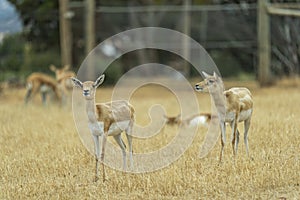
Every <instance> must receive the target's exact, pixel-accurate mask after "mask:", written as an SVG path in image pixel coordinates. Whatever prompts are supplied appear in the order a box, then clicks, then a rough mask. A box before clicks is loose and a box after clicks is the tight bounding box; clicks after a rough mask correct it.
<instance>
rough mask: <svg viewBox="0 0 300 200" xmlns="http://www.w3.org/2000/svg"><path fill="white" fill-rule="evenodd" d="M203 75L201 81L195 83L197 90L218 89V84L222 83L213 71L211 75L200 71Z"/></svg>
mask: <svg viewBox="0 0 300 200" xmlns="http://www.w3.org/2000/svg"><path fill="white" fill-rule="evenodd" d="M202 74H203V76H204V77H205V78H204V80H203V81H201V82H199V83H197V84H196V85H195V89H196V91H198V92H208V91H216V90H219V89H220V86H222V85H223V83H222V80H221V78H220V77H219V76H218V75H217V74H216V72H214V74H213V75H209V74H207V73H206V72H204V71H202Z"/></svg>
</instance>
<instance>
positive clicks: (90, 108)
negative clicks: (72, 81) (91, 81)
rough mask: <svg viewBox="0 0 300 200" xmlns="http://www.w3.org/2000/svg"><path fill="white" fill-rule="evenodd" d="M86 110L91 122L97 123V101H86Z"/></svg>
mask: <svg viewBox="0 0 300 200" xmlns="http://www.w3.org/2000/svg"><path fill="white" fill-rule="evenodd" d="M85 109H86V114H87V117H88V120H89V122H90V123H96V122H97V115H96V106H95V100H94V99H90V100H86V108H85Z"/></svg>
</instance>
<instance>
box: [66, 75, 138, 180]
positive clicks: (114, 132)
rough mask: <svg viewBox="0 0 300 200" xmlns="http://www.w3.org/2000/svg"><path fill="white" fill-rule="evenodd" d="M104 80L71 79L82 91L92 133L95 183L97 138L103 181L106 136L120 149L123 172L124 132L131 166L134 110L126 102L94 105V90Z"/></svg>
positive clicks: (124, 155) (102, 77)
mask: <svg viewBox="0 0 300 200" xmlns="http://www.w3.org/2000/svg"><path fill="white" fill-rule="evenodd" d="M104 78H105V75H104V74H102V75H101V76H100V77H99V78H98V79H97V80H96V81H95V82H93V81H86V82H83V83H82V82H81V81H80V80H78V79H76V78H71V80H72V81H73V82H74V85H75V86H77V87H79V88H81V89H82V91H83V96H84V98H85V102H86V113H87V117H88V124H89V129H90V131H91V133H92V136H93V140H94V145H95V159H96V170H95V181H97V180H98V159H99V157H100V151H99V136H102V135H103V137H102V138H103V140H102V150H101V157H100V158H101V164H102V170H103V181H104V180H105V171H104V153H105V145H106V140H107V136H113V137H114V139H115V140H116V142H117V143H118V145H119V146H120V148H121V149H122V156H123V169H124V170H125V169H126V150H125V148H126V147H125V144H124V142H123V140H122V138H121V133H122V132H123V131H125V133H126V137H127V140H128V146H129V159H130V165H131V167H132V166H133V160H132V136H131V131H132V127H133V123H134V109H133V107H132V106H131V105H130V104H129V102H127V101H112V102H107V103H96V104H95V92H96V88H97V87H98V86H99V85H101V84H102V83H103V81H104ZM103 133H104V134H103Z"/></svg>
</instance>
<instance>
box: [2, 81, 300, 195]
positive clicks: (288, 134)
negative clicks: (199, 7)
mask: <svg viewBox="0 0 300 200" xmlns="http://www.w3.org/2000/svg"><path fill="white" fill-rule="evenodd" d="M225 85H226V86H227V87H229V86H232V85H235V86H247V87H248V88H249V89H250V90H251V91H252V94H253V98H254V113H253V117H252V124H251V127H250V131H249V147H250V154H251V157H252V158H253V160H251V159H249V158H247V157H246V154H245V147H244V143H243V140H242V138H243V137H241V141H240V144H239V152H238V156H237V157H236V158H235V159H234V158H233V156H232V151H231V144H230V141H229V139H230V137H229V131H230V128H227V134H228V137H227V138H228V139H227V143H226V147H225V154H224V155H225V156H224V161H223V163H222V164H221V165H219V164H218V156H219V150H220V142H219V141H218V143H217V145H216V146H215V147H214V148H213V150H212V151H211V152H210V153H209V154H208V155H207V157H205V158H203V159H200V158H199V157H198V154H199V148H200V145H201V140H202V139H203V137H204V135H205V132H206V129H205V128H200V129H199V130H198V132H197V135H196V137H195V139H194V141H193V143H192V145H191V146H190V147H189V148H188V150H187V151H186V152H185V153H184V154H183V156H182V157H180V159H178V160H177V161H176V162H174V163H173V164H171V165H169V166H168V167H166V168H164V169H161V170H158V171H155V172H151V173H144V174H130V173H123V172H119V171H115V170H113V169H110V168H108V167H106V173H107V176H108V181H106V182H104V183H103V182H102V181H101V179H100V180H99V181H98V182H96V183H95V182H93V178H94V157H93V155H91V154H90V153H89V152H88V151H87V150H86V148H85V147H84V146H83V145H82V143H81V141H80V138H79V136H78V134H77V132H76V129H75V124H74V121H73V117H72V112H71V109H69V108H60V107H59V106H57V105H48V106H47V107H43V106H41V103H40V101H39V98H38V97H37V98H36V100H35V102H33V103H31V105H29V106H27V107H25V106H24V105H23V97H24V94H25V90H16V89H14V90H11V91H7V90H6V91H5V92H4V94H2V95H1V96H0V112H1V115H0V124H1V125H0V155H1V162H0V177H1V178H0V199H299V198H300V158H299V157H300V104H299V99H300V88H299V87H295V86H290V85H288V84H287V85H284V86H280V84H279V86H273V87H270V88H264V89H261V88H259V87H258V86H257V85H256V84H255V83H254V82H234V83H233V82H227V83H225ZM111 91H112V90H111V88H103V89H99V90H98V93H99V94H100V93H101V96H99V95H97V100H99V99H100V100H101V101H102V100H103V101H104V100H108V99H109V97H110V94H111ZM98 93H97V94H98ZM197 97H198V99H199V102H201V104H203V105H207V109H204V111H210V98H209V94H197ZM157 101H158V102H160V103H162V104H164V105H166V110H167V112H168V114H170V115H175V114H177V112H178V109H176V108H174V106H173V105H172V104H173V103H174V102H175V104H176V101H175V100H174V97H172V96H171V95H169V94H167V93H166V94H165V95H164V94H161V93H159V92H158V88H151V87H149V88H145V89H143V90H141V91H140V92H139V91H138V92H136V93H135V95H134V96H133V99H132V102H131V103H132V104H133V105H134V107H135V109H136V112H137V115H136V117H137V122H138V123H146V121H147V120H148V118H147V115H146V113H147V109H148V108H147V107H146V106H145V105H146V104H147V102H148V103H155V102H157ZM174 129H175V128H172V127H166V129H165V130H164V132H163V133H160V134H159V135H158V136H156V137H154V138H150V139H148V140H146V141H145V140H143V141H138V140H133V148H134V152H147V151H150V150H151V149H155V148H156V146H160V145H164V144H167V143H168V141H169V140H170V139H171V138H172V136H169V135H172V134H171V133H172V132H174ZM239 129H240V130H241V132H242V130H243V127H242V126H240V127H239ZM168 132H170V134H169V133H168ZM100 173H101V170H100Z"/></svg>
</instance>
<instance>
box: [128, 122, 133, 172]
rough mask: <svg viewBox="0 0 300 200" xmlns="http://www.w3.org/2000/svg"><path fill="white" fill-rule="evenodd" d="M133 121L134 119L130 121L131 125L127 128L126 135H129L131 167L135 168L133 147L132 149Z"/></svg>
mask: <svg viewBox="0 0 300 200" xmlns="http://www.w3.org/2000/svg"><path fill="white" fill-rule="evenodd" d="M133 123H134V121H132V120H131V121H130V124H129V127H128V129H127V130H126V137H127V141H128V146H129V161H130V168H131V169H132V168H133V158H132V157H133V155H132V154H133V149H132V135H131V133H132V127H133Z"/></svg>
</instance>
